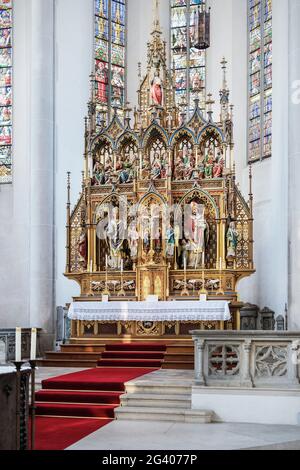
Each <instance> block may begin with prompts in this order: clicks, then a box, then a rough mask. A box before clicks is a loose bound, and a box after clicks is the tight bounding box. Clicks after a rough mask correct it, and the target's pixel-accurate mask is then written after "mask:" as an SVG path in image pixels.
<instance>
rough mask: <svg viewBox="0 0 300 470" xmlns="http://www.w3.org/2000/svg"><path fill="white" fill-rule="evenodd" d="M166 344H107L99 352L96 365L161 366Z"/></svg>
mask: <svg viewBox="0 0 300 470" xmlns="http://www.w3.org/2000/svg"><path fill="white" fill-rule="evenodd" d="M166 349H167V348H166V345H165V344H163V343H150V342H148V343H140V342H139V343H116V344H107V345H106V348H105V351H104V352H102V353H101V359H99V361H98V367H155V368H160V367H161V366H162V363H163V360H164V357H165V352H166Z"/></svg>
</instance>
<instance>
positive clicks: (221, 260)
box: [220, 258, 222, 271]
mask: <svg viewBox="0 0 300 470" xmlns="http://www.w3.org/2000/svg"><path fill="white" fill-rule="evenodd" d="M220 271H222V258H220Z"/></svg>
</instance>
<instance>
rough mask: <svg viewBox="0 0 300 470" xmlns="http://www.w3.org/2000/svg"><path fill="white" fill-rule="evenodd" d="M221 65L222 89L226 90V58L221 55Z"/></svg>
mask: <svg viewBox="0 0 300 470" xmlns="http://www.w3.org/2000/svg"><path fill="white" fill-rule="evenodd" d="M221 65H222V70H223V90H227V77H226V74H227V67H226V65H227V60H226V59H225V57H223V59H222V61H221Z"/></svg>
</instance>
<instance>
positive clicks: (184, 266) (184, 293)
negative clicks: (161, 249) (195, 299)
mask: <svg viewBox="0 0 300 470" xmlns="http://www.w3.org/2000/svg"><path fill="white" fill-rule="evenodd" d="M183 268H184V288H183V290H182V291H181V296H184V295H189V291H188V288H187V279H186V257H185V256H184V258H183Z"/></svg>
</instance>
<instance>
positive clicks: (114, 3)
mask: <svg viewBox="0 0 300 470" xmlns="http://www.w3.org/2000/svg"><path fill="white" fill-rule="evenodd" d="M126 15H127V11H126V0H95V87H96V102H97V105H96V112H97V122H98V123H100V120H101V111H103V110H106V109H109V108H110V106H112V105H115V106H117V107H118V108H119V109H120V110H121V109H122V108H124V105H125V100H126V87H125V66H126Z"/></svg>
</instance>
